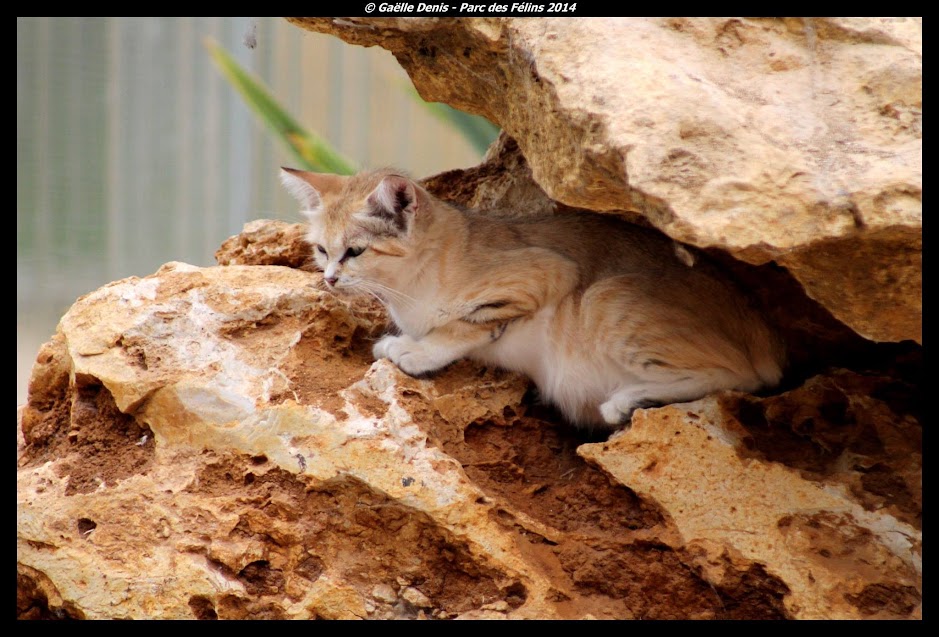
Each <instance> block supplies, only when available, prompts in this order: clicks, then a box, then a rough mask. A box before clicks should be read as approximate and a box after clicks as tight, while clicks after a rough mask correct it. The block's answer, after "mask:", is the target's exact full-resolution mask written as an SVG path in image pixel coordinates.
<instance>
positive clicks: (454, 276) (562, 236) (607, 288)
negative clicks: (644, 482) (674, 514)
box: [284, 171, 784, 426]
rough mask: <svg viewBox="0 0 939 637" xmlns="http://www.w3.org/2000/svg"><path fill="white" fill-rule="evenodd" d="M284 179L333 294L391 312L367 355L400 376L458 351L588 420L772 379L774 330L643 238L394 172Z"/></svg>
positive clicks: (732, 292) (620, 227)
mask: <svg viewBox="0 0 939 637" xmlns="http://www.w3.org/2000/svg"><path fill="white" fill-rule="evenodd" d="M284 182H285V185H287V187H288V189H290V190H291V192H293V193H294V195H295V196H296V197H297V198H298V199H299V200H300V201H301V204H302V205H303V208H304V210H305V211H306V214H307V216H308V218H309V221H310V226H309V232H308V239H309V241H310V242H311V243H312V244H313V245H314V255H315V257H316V259H317V264H318V265H319V267H320V268H322V269H323V270H324V273H325V275H326V277H327V280H329V281H332V283H333V287H334V289H335V290H336V291H338V292H349V293H360V294H362V293H367V294H372V295H373V296H376V297H377V298H379V299H380V300H381V301H382V302H383V303H384V305H385V306H386V307H387V309H388V312H389V314H390V316H391V318H392V320H393V321H394V323H395V325H396V326H397V328H398V329H399V330H400V334H398V335H388V336H385V337H384V338H382V339H381V340H380V341H379V342H378V343H377V344H376V345H375V348H374V353H375V356H376V357H377V358H389V359H391V360H392V361H393V362H394V363H395V364H396V365H398V366H399V367H400V368H401V369H402V370H403V371H405V372H407V373H408V374H411V375H423V374H428V373H431V372H434V371H436V370H438V369H441V368H442V367H445V366H446V365H448V364H450V363H452V362H453V361H455V360H458V359H460V358H464V357H468V358H472V359H475V360H478V361H481V362H484V363H487V364H493V365H498V366H501V367H504V368H506V369H511V370H514V371H518V372H521V373H523V374H526V375H528V376H529V377H530V378H531V379H532V380H533V381H534V382H535V384H536V385H537V387H538V389H539V392H540V395H541V396H542V398H543V399H544V400H546V401H548V402H551V403H553V404H555V405H556V406H557V407H558V408H559V409H560V410H561V412H562V413H564V415H565V416H566V417H567V418H568V419H569V420H571V421H572V422H574V423H576V424H578V425H585V426H615V425H618V424H622V423H624V422H628V419H629V417H630V415H631V414H632V411H633V410H634V409H635V408H636V407H640V406H643V405H647V404H650V403H669V402H679V401H685V400H692V399H696V398H699V397H701V396H704V395H705V394H708V393H710V392H713V391H716V390H719V389H737V390H741V391H748V392H749V391H755V390H758V389H760V388H761V387H764V386H771V385H774V384H776V383H777V382H778V381H779V379H780V377H781V375H782V365H783V361H784V352H783V347H782V345H781V343H780V341H779V339H778V338H777V337H776V335H775V334H774V332H773V331H772V330H771V329H770V328H769V327H768V326H767V325H766V323H765V322H764V320H763V319H762V318H761V316H760V314H759V313H758V312H756V311H755V310H754V309H753V308H752V307H751V306H750V305H749V304H748V302H747V300H746V298H745V297H744V296H743V295H742V294H741V293H740V292H739V290H737V289H736V288H735V287H734V286H733V285H732V284H730V283H729V282H728V281H727V280H726V278H725V277H724V276H723V275H722V274H721V273H720V272H719V271H718V270H717V269H716V268H714V266H713V265H711V264H709V263H708V262H707V261H706V260H703V259H695V260H693V261H692V260H691V259H690V258H689V253H688V252H687V250H684V249H681V250H676V247H675V244H674V242H672V241H671V240H669V239H667V238H665V237H663V236H661V235H660V234H658V233H655V232H653V231H650V230H646V229H643V228H640V227H637V226H634V225H630V224H627V223H625V222H623V221H620V220H617V219H614V218H611V217H609V216H601V215H594V214H589V213H580V214H564V215H560V214H558V215H553V216H540V217H536V218H525V217H519V216H518V215H514V214H513V215H505V216H502V215H499V214H498V213H489V212H487V213H485V214H483V213H479V212H475V211H463V210H459V209H457V208H455V207H452V206H450V205H448V204H445V203H443V202H441V201H439V200H437V199H435V198H434V197H432V196H431V195H430V194H429V193H427V192H426V191H424V190H423V189H422V188H421V187H420V186H418V185H417V184H416V183H414V182H413V181H411V180H409V179H407V178H406V177H404V176H401V175H400V174H399V173H396V172H394V171H376V172H371V173H363V174H360V175H356V176H353V177H336V176H332V175H317V174H313V173H303V172H300V171H285V172H284ZM316 246H319V247H320V248H322V249H323V250H325V252H326V254H323V253H321V251H320V249H319V248H317V247H316ZM360 249H361V253H360V254H358V253H357V251H358V250H360ZM689 263H690V264H691V265H689Z"/></svg>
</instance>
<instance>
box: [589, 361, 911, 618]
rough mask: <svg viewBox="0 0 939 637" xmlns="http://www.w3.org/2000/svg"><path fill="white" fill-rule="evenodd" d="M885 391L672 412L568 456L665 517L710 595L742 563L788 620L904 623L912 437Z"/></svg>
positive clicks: (801, 392) (814, 387) (705, 403)
mask: <svg viewBox="0 0 939 637" xmlns="http://www.w3.org/2000/svg"><path fill="white" fill-rule="evenodd" d="M891 383H892V381H891V380H890V379H887V378H877V379H871V378H865V377H862V376H859V375H856V374H853V373H850V372H839V373H836V374H834V375H832V376H829V377H816V378H814V379H812V380H810V381H809V382H808V383H807V384H806V385H805V386H804V387H802V388H800V389H798V390H795V391H793V392H790V393H789V394H784V395H782V396H777V397H772V398H768V399H765V400H756V399H753V398H739V397H736V396H733V395H730V394H727V395H724V396H723V397H712V398H708V399H704V400H701V401H698V402H697V403H692V404H691V408H690V409H689V408H688V406H685V405H674V406H670V407H665V408H663V409H659V410H656V411H654V412H651V413H649V412H646V413H643V414H640V415H639V417H634V418H633V424H632V427H631V429H630V430H629V431H628V432H622V433H620V434H617V435H615V436H613V437H612V438H611V439H610V440H609V441H608V442H606V443H601V444H592V445H584V446H582V447H581V448H580V450H579V452H580V453H581V454H582V455H583V456H584V457H585V458H588V459H589V460H591V461H592V462H595V463H597V464H599V465H600V466H602V467H603V468H604V469H606V470H607V471H609V472H610V473H611V474H612V475H613V476H614V477H615V478H616V479H617V480H619V481H620V482H622V483H623V484H628V485H629V486H630V487H631V488H633V489H635V491H636V493H637V495H639V496H640V497H643V498H648V499H650V500H652V501H654V502H656V503H657V504H659V505H660V506H662V508H663V509H665V510H666V511H668V513H669V516H670V518H671V520H672V521H673V522H674V524H675V526H676V527H677V530H678V532H679V534H680V536H681V538H682V543H683V545H684V546H685V549H686V550H687V551H688V552H689V554H691V555H694V556H695V557H694V560H695V562H696V564H697V566H698V568H700V569H701V571H702V572H703V573H705V574H706V575H705V576H706V578H707V579H708V580H709V581H711V582H713V583H714V584H715V585H721V586H726V585H727V582H726V581H725V575H724V571H725V569H727V568H728V567H730V569H731V571H732V572H733V575H732V579H733V580H738V579H739V577H740V575H739V574H740V572H741V571H744V570H747V569H744V568H741V567H740V566H739V565H738V564H736V562H737V561H738V560H741V559H742V560H744V561H747V562H749V563H750V564H759V566H758V567H753V566H751V567H750V569H752V571H753V572H755V573H759V575H760V576H761V577H765V576H766V575H769V576H771V577H775V578H778V579H777V580H776V581H777V582H778V583H779V584H784V585H785V586H784V587H781V588H780V589H779V592H781V593H785V595H784V597H783V601H784V604H785V606H786V609H787V611H788V613H789V614H790V615H791V616H793V617H799V618H804V619H830V618H860V617H868V618H885V617H897V616H913V615H914V614H918V613H919V610H918V609H919V607H920V604H921V598H922V588H921V586H922V544H921V542H922V536H921V528H922V520H921V518H920V515H921V512H922V432H921V429H920V426H919V424H918V422H917V421H916V420H915V419H913V418H912V417H906V418H903V417H899V415H898V414H897V413H895V412H894V411H893V410H892V409H891V407H890V405H889V401H888V399H887V394H886V392H887V391H888V390H887V388H889V387H890V385H891ZM740 401H742V403H743V405H745V408H743V409H741V402H740ZM731 405H732V406H731ZM729 406H731V407H730V408H729V409H728V407H729ZM744 416H746V418H747V419H749V420H751V422H747V423H746V424H747V426H743V425H742V423H741V422H740V421H738V420H737V418H741V419H744ZM887 476H889V477H887ZM705 494H706V495H705ZM731 565H733V566H731Z"/></svg>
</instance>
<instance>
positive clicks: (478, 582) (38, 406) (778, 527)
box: [17, 188, 922, 619]
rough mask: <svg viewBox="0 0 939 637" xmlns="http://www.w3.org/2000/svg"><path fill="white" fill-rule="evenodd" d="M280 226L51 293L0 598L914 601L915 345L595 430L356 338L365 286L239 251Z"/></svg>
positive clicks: (755, 608) (374, 314)
mask: <svg viewBox="0 0 939 637" xmlns="http://www.w3.org/2000/svg"><path fill="white" fill-rule="evenodd" d="M507 190H512V189H511V188H508V189H507ZM301 231H302V228H300V227H299V226H293V225H291V224H283V223H280V222H272V223H269V224H265V223H261V222H253V223H252V224H249V226H248V228H247V229H246V232H245V234H244V235H243V236H241V237H236V238H233V239H232V240H230V241H228V242H226V245H225V246H224V247H223V248H222V249H220V251H219V256H218V258H219V260H220V261H223V262H234V261H236V260H237V261H238V263H239V265H229V266H225V267H212V268H198V267H194V266H190V265H186V264H181V263H169V264H167V265H166V266H164V267H163V268H161V269H160V270H159V271H158V272H156V273H155V274H153V275H151V276H148V277H144V278H139V279H138V278H130V279H125V280H122V281H117V282H115V283H112V284H109V285H107V286H104V287H103V288H101V289H99V290H97V291H95V292H93V293H91V294H89V295H86V296H85V297H82V298H81V299H79V300H78V301H77V302H76V303H75V305H74V306H73V307H72V308H71V309H70V310H69V311H68V312H67V313H66V314H65V316H64V317H63V318H62V320H61V322H60V324H59V328H58V331H57V333H56V335H55V337H54V338H53V339H52V340H51V341H50V342H49V343H47V344H46V345H44V346H43V348H42V349H41V350H40V352H39V354H38V356H37V361H36V365H35V368H34V370H33V375H32V379H31V382H30V394H29V402H28V404H27V405H26V406H25V407H24V408H23V409H21V410H20V411H18V414H17V424H18V431H17V438H18V440H17V614H18V616H19V617H35V618H39V617H74V618H102V619H103V618H200V619H214V618H221V619H228V618H317V617H318V618H350V619H351V618H422V617H426V618H441V619H443V618H570V619H574V618H591V617H592V618H634V619H638V618H661V619H666V618H736V619H756V618H785V617H791V618H819V617H826V618H909V617H918V616H920V614H921V596H922V575H921V572H922V566H921V554H922V549H921V542H922V538H921V527H922V446H921V435H922V434H921V429H922V428H921V424H920V423H921V414H920V411H919V409H920V407H919V405H920V404H921V401H920V397H919V394H918V389H917V386H916V384H915V383H912V382H910V381H908V380H905V379H908V378H912V377H914V376H915V373H916V369H918V368H917V367H916V366H917V364H918V363H917V361H916V360H915V358H911V359H910V360H908V361H905V362H904V361H903V360H900V359H899V358H897V357H893V358H891V359H890V364H889V365H888V366H886V367H883V368H882V369H879V370H874V369H866V370H865V371H848V370H842V371H829V372H827V373H825V374H821V375H818V376H816V377H814V378H812V379H810V380H809V381H808V382H807V383H805V384H804V385H802V386H798V387H794V388H792V389H790V390H788V391H781V392H779V393H777V394H776V395H771V396H765V397H755V396H748V395H742V394H736V393H724V394H719V395H715V396H712V397H708V398H706V399H703V400H701V401H697V402H694V403H688V404H683V405H674V406H671V407H667V408H663V409H656V410H645V411H640V412H637V415H636V417H635V418H634V423H633V426H632V428H631V429H629V430H625V431H622V432H619V433H617V434H615V435H614V436H612V437H611V438H610V439H609V440H604V439H603V438H604V437H598V436H591V434H590V433H589V432H583V431H578V430H574V429H572V428H571V427H570V426H568V425H565V424H564V423H562V422H561V421H560V419H559V418H558V417H557V415H556V414H555V413H554V412H553V411H551V410H550V409H548V408H547V407H545V406H543V405H539V404H538V403H537V400H535V399H534V398H533V396H532V395H531V393H530V392H529V391H528V389H529V388H528V383H527V381H526V380H525V379H524V378H521V377H518V376H516V375H513V374H508V373H506V372H503V371H500V370H496V369H487V368H484V367H480V366H478V365H475V364H471V363H468V362H461V363H458V364H455V365H453V366H451V367H450V368H448V369H447V370H445V371H443V372H441V373H439V374H437V375H435V376H434V377H433V378H430V379H420V380H419V379H414V378H410V377H408V376H406V375H404V374H402V373H401V372H400V371H399V370H398V369H397V368H395V367H394V366H393V365H392V364H390V363H389V362H388V361H378V362H375V361H373V360H372V358H371V355H370V348H371V344H372V343H373V342H374V339H376V338H377V337H378V336H379V335H380V334H381V332H382V331H383V330H384V329H385V321H386V319H385V316H384V314H383V312H382V309H381V308H380V307H377V306H376V305H374V304H373V303H371V302H369V301H367V300H363V299H358V298H340V297H337V296H334V295H333V294H331V293H329V292H327V291H325V290H324V289H323V285H322V281H321V278H320V275H318V274H315V273H310V272H307V271H304V270H301V269H296V268H290V267H284V266H282V265H252V264H253V263H258V264H263V263H267V262H268V260H269V259H270V258H271V255H272V254H274V253H277V252H278V250H282V249H283V248H284V245H285V243H284V241H285V239H284V237H289V236H294V234H296V233H298V232H301ZM288 243H289V242H288ZM295 247H296V248H297V252H296V253H295V254H294V256H292V257H290V259H291V260H292V261H295V262H297V263H306V260H307V257H306V256H304V249H305V248H303V246H302V244H301V245H297V246H295ZM276 258H278V259H280V258H281V256H278V257H276ZM903 365H906V367H903Z"/></svg>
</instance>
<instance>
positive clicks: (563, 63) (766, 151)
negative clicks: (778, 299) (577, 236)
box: [291, 18, 922, 342]
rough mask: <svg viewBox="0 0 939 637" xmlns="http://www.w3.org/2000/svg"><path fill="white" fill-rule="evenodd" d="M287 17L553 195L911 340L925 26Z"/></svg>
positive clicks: (860, 325)
mask: <svg viewBox="0 0 939 637" xmlns="http://www.w3.org/2000/svg"><path fill="white" fill-rule="evenodd" d="M291 20H292V21H293V22H294V23H295V24H297V25H299V26H301V27H304V28H307V29H310V30H314V31H321V32H327V33H332V34H335V35H337V36H339V37H340V38H342V39H344V40H346V41H347V42H352V43H355V44H361V45H365V46H372V45H380V46H382V47H384V48H386V49H388V50H390V51H391V52H392V53H394V55H395V57H396V58H397V59H398V61H399V62H400V63H401V65H402V66H403V67H404V68H405V70H407V72H408V73H409V74H410V76H411V78H412V80H413V81H414V84H415V86H416V87H417V89H418V91H420V93H421V95H422V96H423V97H424V98H425V99H427V100H431V101H441V102H446V103H448V104H451V105H453V106H455V107H457V108H461V109H464V110H467V111H471V112H474V113H479V114H481V115H484V116H486V117H488V118H489V119H490V120H492V121H493V122H495V123H497V124H499V125H500V126H502V127H503V128H504V129H505V131H507V132H508V134H509V135H511V137H513V138H514V139H515V140H517V142H518V145H519V147H520V148H521V151H522V154H523V155H524V157H525V158H526V159H527V160H528V162H529V164H530V166H531V171H532V174H533V176H534V179H535V181H536V182H537V183H538V184H539V185H540V186H541V187H542V188H543V189H544V191H545V192H547V193H548V195H549V196H550V197H551V198H553V199H554V200H557V201H559V202H561V203H563V204H566V205H569V206H574V207H582V208H588V209H591V210H597V211H636V212H639V213H641V214H642V215H644V216H645V217H646V218H647V219H648V220H649V221H651V222H652V224H654V225H655V226H656V227H658V228H659V229H661V230H662V231H664V232H666V233H667V234H669V235H670V236H672V237H674V238H675V239H678V240H680V241H684V242H686V243H689V244H693V245H696V246H699V247H718V248H721V249H723V250H725V251H727V252H728V253H730V254H732V255H734V256H735V257H737V258H739V259H742V260H746V261H749V262H751V263H764V262H767V261H770V260H774V261H776V262H777V263H779V264H781V265H783V266H785V267H786V268H788V269H789V271H790V272H791V273H792V274H793V275H794V276H795V277H796V278H797V279H798V281H799V282H800V283H801V284H802V285H803V286H804V287H805V290H806V291H807V293H808V294H809V295H810V296H811V297H812V298H814V299H816V300H818V301H819V302H820V303H821V304H822V305H823V306H825V307H826V308H827V309H828V310H829V311H830V312H831V313H832V314H833V315H834V316H835V317H837V318H838V319H839V320H841V321H843V322H844V323H845V324H847V325H848V326H850V327H851V328H852V329H854V330H855V331H856V332H857V333H858V334H860V335H862V336H864V337H866V338H869V339H872V340H877V341H900V340H904V339H913V340H916V341H917V342H922V298H921V297H922V265H921V264H922V258H921V255H922V231H921V228H922V198H921V195H922V137H921V117H922V115H921V113H922V53H921V40H922V22H921V20H918V19H873V18H865V19H842V18H826V19H807V20H802V19H679V18H662V19H603V20H596V19H565V20H559V19H552V18H547V19H537V18H519V19H511V18H479V19H475V18H474V19H459V20H455V19H438V18H408V19H399V18H341V19H340V18H291Z"/></svg>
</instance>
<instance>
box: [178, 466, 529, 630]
mask: <svg viewBox="0 0 939 637" xmlns="http://www.w3.org/2000/svg"><path fill="white" fill-rule="evenodd" d="M248 474H251V475H253V476H254V478H253V479H252V480H250V481H245V479H244V478H245V476H246V475H248ZM190 489H191V490H194V491H197V492H198V493H200V494H203V495H205V496H208V497H218V498H229V497H236V498H237V499H238V501H239V502H241V503H242V504H244V505H247V506H249V507H250V508H249V510H248V511H247V512H246V513H244V514H242V516H241V518H240V519H239V521H238V523H237V524H236V526H235V528H234V529H233V531H232V537H233V538H236V539H238V540H239V541H243V540H250V541H251V542H252V543H254V542H260V543H261V544H262V545H263V546H264V547H265V555H266V558H265V559H263V560H255V561H253V562H251V563H249V564H247V565H245V566H241V565H239V564H227V563H226V560H227V559H228V558H227V557H226V558H223V557H220V556H219V555H215V554H213V552H212V549H211V547H207V548H206V549H205V550H206V554H207V558H208V559H209V560H210V561H211V562H213V563H214V564H215V567H216V568H218V569H219V570H220V571H221V572H223V573H224V574H225V576H226V577H229V578H231V579H233V580H238V581H241V582H242V584H243V585H244V587H245V591H246V593H247V595H249V596H251V599H253V600H255V601H249V599H247V598H242V597H240V596H239V595H237V594H231V595H228V596H227V597H223V598H220V599H218V600H215V601H214V608H215V610H216V612H217V614H218V617H219V618H220V619H231V618H236V617H259V616H261V615H263V614H264V613H268V614H271V613H275V606H276V608H278V609H282V608H284V607H286V606H287V605H288V604H289V603H291V602H293V601H296V599H293V598H292V597H291V595H290V593H289V592H288V591H297V590H298V584H297V582H300V581H306V582H307V584H303V585H300V588H301V589H302V588H305V587H306V586H308V584H309V583H311V582H313V581H316V580H317V579H318V578H319V577H320V576H321V575H322V574H323V573H326V572H329V573H330V574H331V576H332V577H333V578H334V579H336V580H337V581H342V582H345V583H346V584H348V585H350V586H353V587H355V588H358V589H359V592H360V594H361V595H362V596H363V598H366V599H368V598H371V596H372V590H373V588H374V587H375V586H376V584H379V583H383V582H384V583H387V584H388V585H389V586H391V587H392V589H393V590H395V591H397V592H398V594H399V595H400V594H401V591H402V590H403V589H404V588H414V589H417V590H418V591H419V592H420V593H421V594H422V595H423V596H425V597H426V598H427V599H428V600H430V603H431V608H432V609H433V610H432V611H431V610H430V609H427V608H425V609H423V610H424V611H427V612H433V613H435V616H439V615H441V614H443V615H444V616H451V615H455V614H459V613H462V612H466V611H469V610H474V609H478V608H480V607H481V606H483V605H485V604H487V603H491V602H493V601H496V600H502V599H505V600H506V601H508V602H509V606H510V607H512V603H513V601H512V600H514V601H515V602H517V604H518V605H520V604H521V603H523V602H524V599H525V598H526V596H527V593H526V592H525V588H524V586H523V585H522V583H521V582H518V581H516V580H513V579H512V578H511V577H508V576H506V575H505V574H503V573H499V572H497V571H495V570H493V569H491V568H485V567H480V566H479V565H478V564H477V560H476V558H475V557H473V555H472V554H471V553H470V550H469V547H468V546H467V545H466V544H465V542H464V541H462V540H457V539H456V538H453V537H451V536H450V534H449V532H448V531H446V530H444V529H441V528H440V527H439V525H438V524H437V523H436V522H434V521H433V520H431V519H430V518H428V517H427V516H426V514H424V513H420V512H417V511H414V510H412V509H409V508H408V507H406V506H404V505H402V504H400V503H397V502H395V501H393V500H391V499H389V498H388V497H387V496H385V495H383V494H379V493H376V492H375V491H373V490H372V489H370V488H369V487H368V486H367V485H365V484H364V483H362V482H359V481H358V480H355V479H353V478H341V479H336V480H333V481H330V482H327V483H324V484H320V485H318V486H316V487H314V488H310V487H308V486H306V483H305V482H304V481H303V480H302V479H298V478H297V477H296V476H294V475H292V474H290V473H287V472H285V471H282V470H280V469H276V468H270V467H268V466H267V463H264V464H261V465H258V464H255V463H254V462H253V461H252V460H251V459H250V458H243V457H241V456H235V455H229V454H224V455H220V456H218V457H217V458H216V460H215V461H213V462H212V463H211V464H209V465H208V466H207V467H206V468H205V469H203V470H202V471H201V472H200V474H199V475H198V476H197V477H196V479H195V480H194V481H193V484H192V485H191V486H190ZM274 495H276V496H277V497H276V498H273V496H274ZM289 582H294V585H293V586H288V583H289ZM402 582H404V583H402ZM509 598H511V599H509ZM210 601H211V600H210ZM398 601H399V602H402V600H400V599H399V600H398ZM250 604H255V606H250ZM257 604H262V605H261V606H257ZM264 604H267V605H264ZM376 605H377V606H378V607H379V608H378V609H377V611H376V612H377V613H379V614H378V615H376V616H381V613H400V612H405V611H408V612H410V611H413V614H414V615H415V616H416V614H417V612H418V610H421V609H418V608H417V607H415V608H410V606H408V605H407V604H404V603H403V602H402V603H400V604H398V605H397V606H395V604H394V603H391V604H385V605H384V606H382V603H381V602H377V603H376ZM408 609H410V611H409V610H408ZM258 613H261V615H259V614H258ZM275 614H276V613H275ZM395 616H398V615H395Z"/></svg>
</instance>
